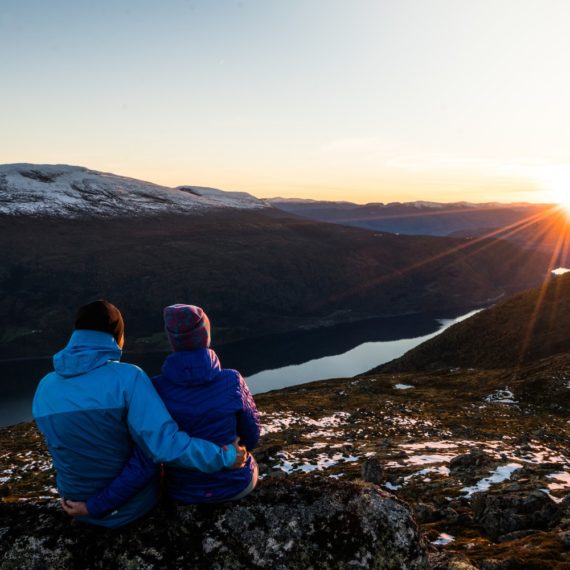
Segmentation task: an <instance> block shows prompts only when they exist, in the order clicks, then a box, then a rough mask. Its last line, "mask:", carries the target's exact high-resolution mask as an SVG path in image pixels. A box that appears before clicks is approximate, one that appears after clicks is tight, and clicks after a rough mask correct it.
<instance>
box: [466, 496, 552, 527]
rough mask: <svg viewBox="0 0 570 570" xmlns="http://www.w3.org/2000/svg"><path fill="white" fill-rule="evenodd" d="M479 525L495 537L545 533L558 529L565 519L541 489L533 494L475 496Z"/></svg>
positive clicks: (474, 509)
mask: <svg viewBox="0 0 570 570" xmlns="http://www.w3.org/2000/svg"><path fill="white" fill-rule="evenodd" d="M473 511H474V513H475V522H476V523H478V524H480V525H481V526H482V527H483V528H484V529H485V531H486V532H487V533H488V534H489V535H490V536H491V537H492V538H498V537H500V536H501V535H508V534H509V533H513V532H516V531H522V530H530V529H536V530H543V529H548V528H552V527H553V526H555V525H556V524H557V523H558V522H559V521H560V518H561V514H562V512H561V508H560V506H559V505H558V504H556V503H555V502H554V501H553V500H552V499H551V498H550V497H549V496H548V495H547V494H546V493H543V492H542V491H540V490H535V491H531V492H530V493H528V492H526V493H521V492H519V493H503V494H490V493H489V494H488V493H476V494H475V495H473Z"/></svg>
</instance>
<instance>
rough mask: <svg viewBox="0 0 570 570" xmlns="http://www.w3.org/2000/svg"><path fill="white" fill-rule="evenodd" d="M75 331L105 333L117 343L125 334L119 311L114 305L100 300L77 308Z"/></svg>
mask: <svg viewBox="0 0 570 570" xmlns="http://www.w3.org/2000/svg"><path fill="white" fill-rule="evenodd" d="M75 330H90V331H100V332H106V333H109V334H112V335H113V337H114V338H115V340H116V341H117V342H119V341H120V340H121V337H122V336H123V334H124V332H125V323H124V321H123V315H121V311H119V309H117V307H115V305H112V304H111V303H109V302H108V301H104V300H103V299H100V300H99V301H93V303H88V304H87V305H83V307H80V308H79V310H78V311H77V318H76V319H75Z"/></svg>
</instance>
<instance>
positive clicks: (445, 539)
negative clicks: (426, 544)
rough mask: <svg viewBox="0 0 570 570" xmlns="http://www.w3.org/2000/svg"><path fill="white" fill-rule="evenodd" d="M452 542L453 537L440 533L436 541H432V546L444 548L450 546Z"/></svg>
mask: <svg viewBox="0 0 570 570" xmlns="http://www.w3.org/2000/svg"><path fill="white" fill-rule="evenodd" d="M454 540H455V537H454V536H451V535H450V534H447V533H446V532H442V533H441V534H440V535H439V537H438V538H437V539H436V540H434V541H432V544H435V545H436V546H446V545H448V544H451V543H452V542H453V541H454Z"/></svg>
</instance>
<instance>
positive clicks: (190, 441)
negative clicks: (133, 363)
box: [127, 370, 236, 473]
mask: <svg viewBox="0 0 570 570" xmlns="http://www.w3.org/2000/svg"><path fill="white" fill-rule="evenodd" d="M127 423H128V426H129V431H130V432H131V435H132V436H133V439H134V440H135V442H136V443H137V445H139V446H140V447H141V448H142V450H143V451H144V452H145V454H146V455H148V456H149V457H152V458H153V459H154V461H155V462H156V463H172V464H174V465H176V466H178V467H184V468H185V469H198V470H199V471H203V472H204V473H213V472H215V471H219V470H220V469H224V468H228V467H231V466H232V465H233V464H234V463H235V461H236V450H235V448H234V446H233V445H229V446H228V447H227V449H223V448H221V447H219V446H217V445H215V444H213V443H211V442H210V441H206V440H204V439H199V438H197V437H190V436H189V435H188V434H186V433H184V432H183V431H180V430H179V429H178V425H177V424H176V422H175V421H174V420H173V419H172V417H171V416H170V414H169V413H168V410H167V409H166V406H165V405H164V402H163V401H162V400H161V399H160V396H159V395H158V394H157V392H156V390H155V388H154V386H153V385H152V383H151V381H150V379H149V377H148V376H147V375H146V374H145V373H144V372H143V371H142V370H139V373H138V377H137V378H136V379H135V382H134V385H133V387H132V391H131V393H130V394H129V401H128V403H127Z"/></svg>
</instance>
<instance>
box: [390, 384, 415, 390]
mask: <svg viewBox="0 0 570 570" xmlns="http://www.w3.org/2000/svg"><path fill="white" fill-rule="evenodd" d="M410 388H414V386H412V385H411V384H396V385H395V386H394V389H396V390H409V389H410Z"/></svg>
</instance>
